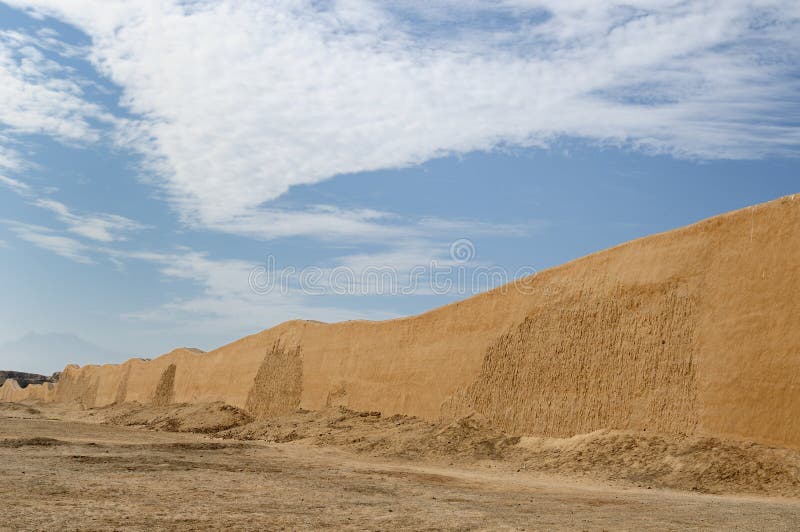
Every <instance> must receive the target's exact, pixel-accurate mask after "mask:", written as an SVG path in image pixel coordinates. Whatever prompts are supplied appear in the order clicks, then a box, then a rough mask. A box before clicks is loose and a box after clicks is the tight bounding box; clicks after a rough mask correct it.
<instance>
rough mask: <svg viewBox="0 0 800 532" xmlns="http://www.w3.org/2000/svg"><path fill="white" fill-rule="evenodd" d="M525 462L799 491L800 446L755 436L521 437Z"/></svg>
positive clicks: (729, 487) (681, 483) (713, 485)
mask: <svg viewBox="0 0 800 532" xmlns="http://www.w3.org/2000/svg"><path fill="white" fill-rule="evenodd" d="M519 449H520V456H522V457H523V459H522V467H523V468H528V469H534V470H537V471H550V472H557V473H570V474H574V473H581V474H586V475H589V476H592V477H596V478H602V479H607V480H624V481H628V482H632V483H635V484H639V485H644V486H648V487H662V488H663V487H666V488H675V489H683V490H695V491H702V492H708V493H760V494H771V495H784V496H792V497H797V496H800V452H798V451H796V450H789V449H781V448H773V447H767V446H764V445H758V444H755V443H751V442H741V441H730V440H720V439H717V438H698V437H691V436H678V435H669V434H648V433H647V432H627V431H608V430H600V431H596V432H592V433H590V434H583V435H580V436H574V437H572V438H522V440H521V441H520V444H519Z"/></svg>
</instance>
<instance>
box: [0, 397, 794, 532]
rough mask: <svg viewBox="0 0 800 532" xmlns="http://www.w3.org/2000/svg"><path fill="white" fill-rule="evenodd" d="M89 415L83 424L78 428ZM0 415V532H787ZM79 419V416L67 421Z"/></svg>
mask: <svg viewBox="0 0 800 532" xmlns="http://www.w3.org/2000/svg"><path fill="white" fill-rule="evenodd" d="M83 415H84V416H89V415H94V414H93V413H89V414H83ZM50 416H51V417H54V418H56V419H47V416H43V415H42V413H41V412H38V411H37V410H36V409H30V410H26V407H19V408H14V409H11V408H6V409H3V410H0V474H2V483H0V501H2V508H3V512H2V516H1V517H0V527H2V528H3V529H15V530H22V529H30V530H42V529H46V528H49V529H58V530H77V529H80V530H86V529H121V528H124V529H141V530H145V529H146V530H152V529H159V528H170V529H198V528H205V529H208V528H216V529H222V528H225V529H254V528H263V527H269V528H271V529H275V528H286V529H298V528H305V529H308V528H334V529H358V530H363V529H369V530H379V529H382V530H385V529H417V530H418V529H448V530H451V529H452V530H462V529H493V530H497V529H507V530H553V529H573V530H575V529H577V530H604V529H605V530H610V529H613V530H619V529H631V530H633V529H642V528H655V529H686V528H705V529H715V528H716V529H719V528H724V529H749V530H755V529H758V530H767V529H773V530H789V529H793V528H796V526H797V525H798V523H800V500H796V499H786V498H777V497H772V498H768V497H755V496H730V495H728V496H721V495H709V494H700V493H691V492H680V491H672V490H665V489H658V488H655V489H646V488H638V487H635V486H620V485H615V484H609V483H604V482H597V481H594V480H591V479H586V478H579V477H568V476H555V475H549V474H543V473H541V472H531V471H520V472H517V471H514V470H510V469H509V468H508V467H504V464H503V463H502V462H493V461H491V460H485V461H481V462H476V463H473V464H462V463H460V462H455V463H453V465H450V464H449V463H445V464H443V463H441V461H439V462H437V463H434V462H435V461H426V460H421V459H416V460H408V459H393V458H390V457H385V456H369V455H364V454H363V453H357V452H354V451H353V450H350V449H342V448H340V447H334V446H330V445H326V446H320V445H308V444H306V443H303V442H302V441H292V442H286V443H275V442H265V441H242V440H232V439H219V438H212V437H209V436H206V435H202V434H196V433H174V432H160V431H152V430H145V429H142V428H130V427H121V426H115V425H106V424H98V423H89V422H83V421H74V420H67V419H68V418H69V417H70V416H67V415H64V413H61V414H59V413H54V412H51V413H50ZM72 417H75V416H72Z"/></svg>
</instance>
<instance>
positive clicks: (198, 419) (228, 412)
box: [97, 403, 252, 433]
mask: <svg viewBox="0 0 800 532" xmlns="http://www.w3.org/2000/svg"><path fill="white" fill-rule="evenodd" d="M97 414H98V418H97V419H98V420H101V421H102V422H104V423H109V424H112V425H124V426H141V427H146V428H149V429H155V430H164V431H170V432H199V433H215V432H219V431H221V430H226V429H229V428H231V427H236V426H240V425H243V424H245V423H248V422H250V421H251V420H252V418H251V417H250V416H248V415H247V414H245V413H244V412H243V411H242V410H240V409H238V408H236V407H233V406H230V405H226V404H224V403H203V404H180V405H169V406H150V405H142V404H136V403H126V404H123V405H114V406H112V407H108V408H105V409H99V410H98V411H97Z"/></svg>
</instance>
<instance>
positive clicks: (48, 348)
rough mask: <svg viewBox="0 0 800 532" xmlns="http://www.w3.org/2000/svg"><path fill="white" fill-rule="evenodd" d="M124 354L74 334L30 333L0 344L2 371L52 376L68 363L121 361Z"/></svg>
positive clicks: (82, 363)
mask: <svg viewBox="0 0 800 532" xmlns="http://www.w3.org/2000/svg"><path fill="white" fill-rule="evenodd" d="M123 358H125V356H124V355H123V354H122V353H119V352H117V351H114V350H112V349H108V348H105V347H101V346H99V345H96V344H93V343H91V342H88V341H86V340H84V339H83V338H80V337H78V336H75V335H74V334H55V333H48V334H38V333H28V334H26V335H25V336H23V337H22V338H20V339H18V340H14V341H11V342H8V343H5V344H2V345H0V370H6V371H25V372H28V373H38V374H42V375H50V374H52V373H54V372H56V371H61V370H62V369H64V366H66V365H67V364H79V365H84V364H103V363H107V362H119V361H120V360H121V359H123Z"/></svg>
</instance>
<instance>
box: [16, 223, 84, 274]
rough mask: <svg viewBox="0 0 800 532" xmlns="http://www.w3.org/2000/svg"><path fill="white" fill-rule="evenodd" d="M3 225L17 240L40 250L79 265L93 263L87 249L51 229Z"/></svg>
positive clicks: (36, 226)
mask: <svg viewBox="0 0 800 532" xmlns="http://www.w3.org/2000/svg"><path fill="white" fill-rule="evenodd" d="M5 223H6V224H7V225H9V226H10V229H11V231H12V232H13V233H14V234H15V235H16V236H17V237H18V238H20V239H22V240H24V241H26V242H29V243H31V244H33V245H35V246H37V247H39V248H41V249H44V250H46V251H50V252H51V253H55V254H56V255H59V256H61V257H64V258H66V259H69V260H72V261H75V262H79V263H81V264H92V263H93V262H94V261H92V259H91V258H89V256H88V252H89V248H88V247H87V246H86V245H84V244H83V243H81V242H80V241H78V240H75V239H74V238H69V237H66V236H63V235H59V234H57V233H56V232H54V231H53V230H52V229H50V228H47V227H42V226H40V225H33V224H25V223H20V222H12V221H5Z"/></svg>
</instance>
